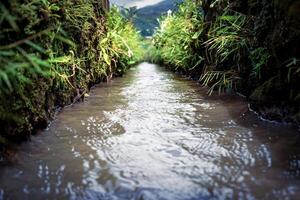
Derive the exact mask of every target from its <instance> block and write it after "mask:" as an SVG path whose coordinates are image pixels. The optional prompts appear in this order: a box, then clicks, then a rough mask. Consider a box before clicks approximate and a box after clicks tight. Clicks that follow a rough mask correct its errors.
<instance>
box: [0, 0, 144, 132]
mask: <svg viewBox="0 0 300 200" xmlns="http://www.w3.org/2000/svg"><path fill="white" fill-rule="evenodd" d="M0 11H1V12H0V26H1V29H0V39H1V42H0V126H1V127H3V132H2V134H6V135H7V134H8V135H15V134H21V133H23V132H27V133H28V132H31V131H32V130H33V129H34V127H35V126H40V123H41V122H43V121H45V120H47V119H49V117H50V116H51V115H52V113H53V111H54V109H55V106H63V105H66V104H69V103H72V102H73V99H74V98H75V97H76V95H78V91H87V90H88V88H89V87H90V86H91V85H92V84H94V83H97V82H99V81H101V80H103V79H106V77H111V76H113V75H121V74H122V73H124V72H125V71H126V69H127V68H128V65H129V64H132V63H134V62H137V61H138V60H139V59H140V58H141V56H142V55H141V52H140V46H139V45H140V43H139V42H140V41H141V40H140V37H139V34H138V32H137V31H136V30H135V29H134V28H133V25H132V24H131V23H130V22H129V21H126V20H124V19H123V18H122V17H121V14H120V13H119V11H118V10H117V9H116V8H113V9H112V11H111V12H106V11H105V10H104V9H103V6H102V5H101V1H97V0H64V1H52V0H28V1H21V0H12V1H9V2H1V3H0Z"/></svg>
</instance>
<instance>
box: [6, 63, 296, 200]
mask: <svg viewBox="0 0 300 200" xmlns="http://www.w3.org/2000/svg"><path fill="white" fill-rule="evenodd" d="M0 168H1V170H0V199H24V200H25V199H140V200H142V199H143V200H148V199H151V200H152V199H153V200H156V199H166V200H177V199H178V200H192V199H195V200H196V199H197V200H198V199H233V198H234V199H297V198H299V197H300V135H299V132H298V131H297V130H295V129H293V128H290V127H287V126H285V125H279V124H272V123H268V122H264V121H262V120H260V119H259V118H258V117H257V116H256V115H255V114H253V113H251V112H249V111H248V108H247V103H246V102H245V101H244V100H243V99H240V98H238V97H232V96H221V97H217V96H215V97H214V96H211V97H207V95H206V91H205V90H204V89H201V87H200V86H199V85H197V84H196V83H195V82H193V81H190V80H187V79H184V78H182V77H179V76H177V75H175V74H173V73H171V72H168V71H166V70H164V69H163V68H162V67H159V66H157V65H152V64H149V63H142V64H140V65H138V66H136V67H134V68H132V69H131V70H130V72H129V73H127V75H125V76H124V77H122V78H116V79H114V80H113V81H112V82H111V83H103V84H100V85H98V86H96V87H94V88H93V89H92V91H91V94H90V97H88V98H86V99H85V102H83V103H78V104H75V105H72V106H69V107H67V108H65V109H63V111H62V112H61V113H59V114H58V116H57V117H56V120H55V121H54V122H53V123H52V124H51V126H50V127H49V128H48V129H47V130H45V131H43V132H42V133H40V134H38V135H37V136H33V137H32V139H31V141H29V142H26V143H24V144H22V145H21V146H20V147H19V148H18V150H17V152H16V155H15V156H14V158H13V160H12V161H11V162H10V163H9V164H7V165H3V166H0Z"/></svg>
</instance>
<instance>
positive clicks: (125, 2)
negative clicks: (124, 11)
mask: <svg viewBox="0 0 300 200" xmlns="http://www.w3.org/2000/svg"><path fill="white" fill-rule="evenodd" d="M161 1H163V0H110V2H111V3H112V4H117V5H119V6H124V7H133V6H137V7H138V8H142V7H145V6H150V5H154V4H157V3H159V2H161Z"/></svg>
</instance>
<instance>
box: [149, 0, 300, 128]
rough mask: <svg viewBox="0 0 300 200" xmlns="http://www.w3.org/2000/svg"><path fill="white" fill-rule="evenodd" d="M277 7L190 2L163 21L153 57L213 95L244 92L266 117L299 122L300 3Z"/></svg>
mask: <svg viewBox="0 0 300 200" xmlns="http://www.w3.org/2000/svg"><path fill="white" fill-rule="evenodd" d="M272 2H273V1H271V0H270V1H265V2H261V1H258V0H257V1H241V0H221V1H209V0H197V1H192V0H186V1H184V2H183V3H182V4H181V5H180V7H179V10H178V12H176V13H173V14H169V15H167V16H165V17H163V18H162V19H161V20H160V26H159V28H158V29H157V30H156V33H155V34H154V39H153V43H154V48H152V51H153V52H152V55H154V56H155V55H157V56H156V60H157V61H159V62H163V63H165V64H166V65H167V66H169V68H171V69H173V70H177V71H181V72H184V73H186V74H187V75H190V76H192V77H193V78H196V79H198V80H199V81H200V82H201V83H202V84H203V85H204V86H208V87H209V88H210V89H209V91H208V93H209V94H212V93H213V91H215V90H217V91H218V92H219V93H222V92H228V91H235V92H240V93H243V94H244V95H245V96H247V97H249V99H250V101H251V102H252V103H253V104H252V105H254V107H255V108H256V109H257V110H258V111H260V112H261V114H263V115H265V117H268V118H271V119H276V120H278V119H283V120H286V121H293V122H295V123H300V110H299V109H300V90H299V89H298V87H297V85H299V84H300V76H299V71H300V70H299V69H300V65H299V64H300V63H299V58H300V57H299V53H300V49H299V47H297V46H296V45H295V44H298V43H299V42H300V41H299V38H300V25H299V19H300V16H299V9H297V8H298V7H297V5H299V4H297V2H295V1H287V2H286V3H282V2H281V3H279V2H277V1H276V3H272ZM272 107H276V108H279V109H280V110H282V113H280V114H278V113H275V114H274V113H272V112H271V113H266V112H264V111H263V110H266V108H268V110H270V109H269V108H272ZM278 115H280V116H278Z"/></svg>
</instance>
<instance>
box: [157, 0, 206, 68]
mask: <svg viewBox="0 0 300 200" xmlns="http://www.w3.org/2000/svg"><path fill="white" fill-rule="evenodd" d="M159 22H160V26H159V28H158V29H157V30H156V32H155V35H154V39H153V42H154V46H155V47H156V49H155V50H154V51H157V52H156V53H153V55H157V56H158V57H157V58H156V60H162V61H164V63H165V64H167V65H168V66H170V67H171V68H174V69H175V70H182V71H189V70H191V69H193V68H194V67H195V66H196V65H198V64H200V62H201V60H202V58H201V56H196V55H195V54H194V51H195V49H197V48H199V46H200V45H201V40H199V35H200V34H201V30H202V29H201V27H202V25H203V19H202V15H201V13H200V12H199V9H198V8H197V6H196V5H195V4H194V3H193V2H192V1H186V2H184V3H183V4H182V5H180V6H179V10H178V12H176V13H168V15H166V16H165V17H163V18H162V19H160V21H159Z"/></svg>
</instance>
